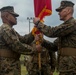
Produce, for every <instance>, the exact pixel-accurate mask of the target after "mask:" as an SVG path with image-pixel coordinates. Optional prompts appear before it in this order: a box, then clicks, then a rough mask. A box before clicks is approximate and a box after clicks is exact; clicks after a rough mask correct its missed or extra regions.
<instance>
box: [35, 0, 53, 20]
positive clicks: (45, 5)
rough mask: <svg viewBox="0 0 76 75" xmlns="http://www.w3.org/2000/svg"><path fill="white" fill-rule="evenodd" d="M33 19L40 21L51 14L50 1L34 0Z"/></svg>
mask: <svg viewBox="0 0 76 75" xmlns="http://www.w3.org/2000/svg"><path fill="white" fill-rule="evenodd" d="M34 12H35V17H39V18H40V20H42V19H43V18H44V17H45V16H49V15H51V14H52V4H51V0H34Z"/></svg>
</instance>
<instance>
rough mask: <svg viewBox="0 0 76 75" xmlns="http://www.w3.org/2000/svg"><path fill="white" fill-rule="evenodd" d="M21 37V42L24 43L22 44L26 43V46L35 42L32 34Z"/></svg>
mask: <svg viewBox="0 0 76 75" xmlns="http://www.w3.org/2000/svg"><path fill="white" fill-rule="evenodd" d="M18 36H19V40H20V41H21V42H22V43H26V44H30V43H31V42H33V40H34V36H33V35H32V33H29V34H26V35H24V36H20V35H19V34H18Z"/></svg>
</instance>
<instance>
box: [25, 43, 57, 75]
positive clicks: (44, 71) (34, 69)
mask: <svg viewBox="0 0 76 75" xmlns="http://www.w3.org/2000/svg"><path fill="white" fill-rule="evenodd" d="M32 46H33V48H34V47H35V44H34V43H32ZM49 51H50V54H49ZM24 61H25V66H26V69H27V71H28V74H29V75H40V74H39V72H40V71H39V63H38V62H39V60H38V52H37V51H36V50H35V51H34V53H33V55H28V56H25V60H24ZM55 66H56V57H55V52H51V50H50V49H49V50H47V49H45V48H42V51H41V75H53V72H54V71H55Z"/></svg>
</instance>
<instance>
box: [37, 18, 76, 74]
mask: <svg viewBox="0 0 76 75" xmlns="http://www.w3.org/2000/svg"><path fill="white" fill-rule="evenodd" d="M38 28H39V29H40V30H41V31H42V32H43V34H45V35H46V36H48V37H58V41H57V42H55V43H56V44H55V43H54V44H55V45H57V46H58V48H59V51H58V54H59V57H58V61H59V63H58V64H59V71H60V75H76V56H75V55H72V56H71V55H69V56H67V55H66V56H65V55H61V53H60V49H62V48H66V47H68V48H74V49H76V20H75V19H74V18H73V17H72V18H70V19H69V20H68V21H65V22H64V23H62V24H61V25H59V26H56V27H51V26H46V25H45V24H43V23H41V22H39V24H38ZM49 45H50V44H49ZM49 45H46V47H48V46H49ZM57 50H58V49H57ZM65 53H66V50H65ZM69 53H70V51H69Z"/></svg>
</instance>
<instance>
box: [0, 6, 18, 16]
mask: <svg viewBox="0 0 76 75" xmlns="http://www.w3.org/2000/svg"><path fill="white" fill-rule="evenodd" d="M0 11H1V13H2V12H9V13H11V14H13V15H14V16H15V17H18V16H19V15H18V14H17V13H15V12H14V8H13V6H6V7H2V8H1V9H0Z"/></svg>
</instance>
